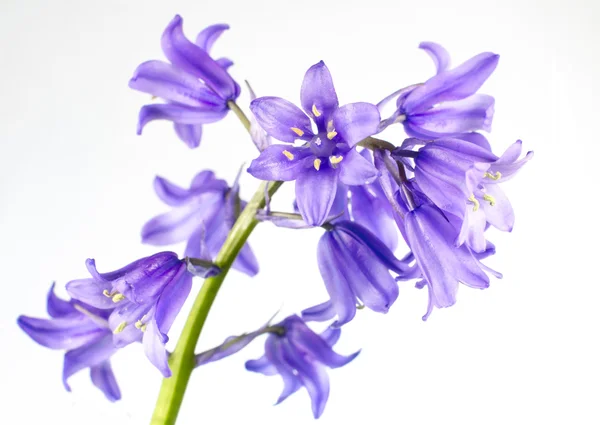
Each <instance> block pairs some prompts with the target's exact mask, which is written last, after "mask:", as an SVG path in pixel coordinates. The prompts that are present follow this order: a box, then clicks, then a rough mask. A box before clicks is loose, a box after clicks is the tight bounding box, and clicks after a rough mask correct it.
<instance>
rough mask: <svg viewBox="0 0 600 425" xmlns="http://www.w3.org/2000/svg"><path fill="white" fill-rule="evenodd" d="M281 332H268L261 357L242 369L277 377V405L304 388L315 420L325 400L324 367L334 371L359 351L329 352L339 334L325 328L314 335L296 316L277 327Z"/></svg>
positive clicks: (325, 379) (326, 391) (325, 370)
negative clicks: (280, 387) (279, 390)
mask: <svg viewBox="0 0 600 425" xmlns="http://www.w3.org/2000/svg"><path fill="white" fill-rule="evenodd" d="M276 326H279V327H281V328H283V332H282V333H271V334H270V335H269V336H268V337H267V340H266V342H265V355H264V356H262V357H260V358H259V359H257V360H249V361H247V362H246V369H248V370H250V371H252V372H258V373H262V374H263V375H267V376H273V375H280V376H281V377H282V379H283V383H284V388H283V391H282V393H281V395H280V396H279V399H278V400H277V404H279V403H281V402H282V401H284V400H285V399H286V398H288V397H289V396H290V395H292V394H294V393H295V392H296V391H298V390H299V389H300V388H302V387H305V388H306V390H307V391H308V394H309V396H310V399H311V402H312V411H313V415H314V417H315V418H318V417H320V416H321V414H322V413H323V410H324V409H325V404H326V403H327V399H328V398H329V377H328V376H327V368H338V367H341V366H344V365H346V364H348V363H349V362H351V361H352V360H353V359H354V358H355V357H356V356H357V355H358V353H359V352H356V353H354V354H351V355H349V356H342V355H340V354H337V353H336V352H334V351H333V350H332V347H333V345H335V343H336V342H337V341H338V339H339V337H340V333H341V331H340V330H339V329H333V328H328V329H327V330H326V331H325V332H323V333H322V334H321V335H318V334H316V333H314V332H313V331H312V330H311V329H310V328H309V327H308V326H306V324H305V323H304V322H303V321H302V319H300V318H299V317H298V316H295V315H294V316H290V317H288V318H286V319H285V320H284V321H283V322H281V323H280V324H279V325H276Z"/></svg>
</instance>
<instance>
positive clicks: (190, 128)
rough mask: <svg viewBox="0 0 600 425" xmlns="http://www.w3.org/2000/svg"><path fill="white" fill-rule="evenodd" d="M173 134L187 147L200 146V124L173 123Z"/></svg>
mask: <svg viewBox="0 0 600 425" xmlns="http://www.w3.org/2000/svg"><path fill="white" fill-rule="evenodd" d="M173 128H174V129H175V134H177V137H179V140H181V141H182V142H183V143H185V144H186V145H187V146H188V148H190V149H194V148H197V147H198V146H200V141H201V140H202V124H178V123H174V124H173Z"/></svg>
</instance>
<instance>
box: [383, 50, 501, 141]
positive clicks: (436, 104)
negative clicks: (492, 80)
mask: <svg viewBox="0 0 600 425" xmlns="http://www.w3.org/2000/svg"><path fill="white" fill-rule="evenodd" d="M419 47H420V48H421V49H424V50H425V51H426V52H427V53H428V54H429V55H430V56H431V57H432V58H433V60H434V63H435V64H436V68H437V74H436V75H435V76H433V77H431V78H430V79H429V80H427V81H426V82H425V83H423V84H420V85H417V86H416V87H411V88H410V90H405V91H399V92H398V98H397V101H396V105H397V110H396V112H395V113H394V114H393V115H392V117H390V118H389V119H387V120H385V121H384V123H382V128H380V130H381V129H383V128H385V127H386V126H387V125H389V124H392V123H394V122H402V123H403V125H404V129H405V131H406V132H407V134H408V135H410V136H413V137H419V138H422V139H437V138H440V137H445V136H454V137H457V136H460V135H461V134H463V133H469V132H472V131H479V130H485V131H488V132H489V131H490V130H491V123H492V118H493V115H494V98H493V97H491V96H488V95H484V94H477V93H476V92H477V90H479V88H480V87H481V86H482V84H483V83H484V82H485V81H486V80H487V79H488V77H489V76H490V75H491V74H492V72H494V69H496V66H497V64H498V60H499V56H498V55H497V54H494V53H489V52H488V53H480V54H479V55H476V56H474V57H473V58H471V59H469V60H468V61H466V62H465V63H463V64H461V65H460V66H458V67H456V68H453V69H448V67H449V63H450V57H449V55H448V52H447V51H446V50H445V49H444V48H443V47H442V46H440V45H438V44H435V43H431V42H424V43H421V44H420V45H419Z"/></svg>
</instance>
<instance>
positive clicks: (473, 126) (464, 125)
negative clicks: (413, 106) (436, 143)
mask: <svg viewBox="0 0 600 425" xmlns="http://www.w3.org/2000/svg"><path fill="white" fill-rule="evenodd" d="M493 116H494V98H493V97H492V96H488V95H485V94H475V95H473V96H469V97H468V98H466V99H461V100H456V101H453V102H445V103H441V104H439V105H437V106H435V107H433V108H431V109H428V110H427V111H425V112H422V113H417V114H413V115H410V116H409V117H408V120H407V122H410V124H411V125H412V126H415V127H418V128H419V132H420V134H422V135H426V136H429V138H432V139H437V138H440V137H444V136H457V135H460V134H461V133H467V132H471V131H479V130H485V131H487V132H489V131H491V129H492V127H491V126H492V119H493Z"/></svg>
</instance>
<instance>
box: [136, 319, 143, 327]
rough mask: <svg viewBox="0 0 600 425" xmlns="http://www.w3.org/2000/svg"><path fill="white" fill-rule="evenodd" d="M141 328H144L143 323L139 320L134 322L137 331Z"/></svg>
mask: <svg viewBox="0 0 600 425" xmlns="http://www.w3.org/2000/svg"><path fill="white" fill-rule="evenodd" d="M142 326H144V323H143V322H142V321H141V320H138V321H137V322H135V327H136V328H137V329H141V328H142Z"/></svg>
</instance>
